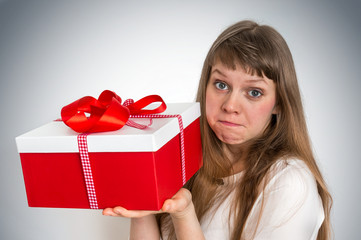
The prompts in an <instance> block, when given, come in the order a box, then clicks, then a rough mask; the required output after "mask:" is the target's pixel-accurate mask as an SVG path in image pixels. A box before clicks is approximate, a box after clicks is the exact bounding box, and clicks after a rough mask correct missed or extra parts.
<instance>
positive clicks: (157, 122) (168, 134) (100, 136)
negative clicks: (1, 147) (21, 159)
mask: <svg viewBox="0 0 361 240" xmlns="http://www.w3.org/2000/svg"><path fill="white" fill-rule="evenodd" d="M175 114H180V115H181V116H182V120H183V125H184V128H186V127H187V126H188V125H189V124H190V123H192V122H193V121H194V120H195V119H197V118H198V117H199V116H200V107H199V103H197V102H194V103H168V104H167V109H166V110H165V111H164V112H163V113H160V115H175ZM131 120H133V121H135V122H137V123H143V124H148V123H149V119H139V118H132V119H131ZM179 131H180V130H179V124H178V119H177V118H153V123H152V125H151V126H150V127H148V128H146V129H143V130H141V129H137V128H133V127H129V126H126V125H125V126H124V127H122V128H121V129H119V130H117V131H111V132H101V133H91V134H89V135H88V150H89V152H155V151H157V150H159V149H160V148H161V147H162V146H163V145H164V144H166V143H167V142H168V141H169V140H171V139H172V138H173V137H174V136H176V135H177V134H178V133H179ZM78 135H79V133H77V132H75V131H73V130H72V129H71V128H69V127H68V126H66V125H65V124H64V123H63V122H61V121H54V122H50V123H48V124H45V125H43V126H41V127H39V128H36V129H34V130H31V131H29V132H27V133H25V134H23V135H20V136H18V137H16V145H17V148H18V152H19V153H61V152H79V150H78V142H77V136H78Z"/></svg>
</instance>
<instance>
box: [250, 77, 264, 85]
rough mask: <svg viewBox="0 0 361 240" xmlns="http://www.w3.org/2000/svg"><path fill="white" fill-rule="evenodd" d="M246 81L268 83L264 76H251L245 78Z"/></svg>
mask: <svg viewBox="0 0 361 240" xmlns="http://www.w3.org/2000/svg"><path fill="white" fill-rule="evenodd" d="M246 82H247V83H262V82H263V83H265V84H267V85H268V82H267V81H266V79H264V78H251V79H247V80H246Z"/></svg>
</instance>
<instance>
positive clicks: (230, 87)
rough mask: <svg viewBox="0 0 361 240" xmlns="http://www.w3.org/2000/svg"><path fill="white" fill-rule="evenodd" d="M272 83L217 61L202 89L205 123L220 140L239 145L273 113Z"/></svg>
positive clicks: (265, 78)
mask: <svg viewBox="0 0 361 240" xmlns="http://www.w3.org/2000/svg"><path fill="white" fill-rule="evenodd" d="M275 104H276V85H275V83H274V82H273V81H272V80H270V79H268V78H267V77H265V76H263V77H258V76H257V75H250V74H248V73H247V72H246V71H245V70H244V69H243V68H242V67H241V66H239V65H237V66H236V69H235V70H233V69H229V68H228V67H226V66H225V65H223V64H221V63H220V62H217V63H216V64H215V65H214V66H212V69H211V75H210V79H209V82H208V85H207V89H206V116H207V121H208V124H209V126H210V127H211V128H212V130H213V131H214V133H215V134H216V135H217V137H218V138H219V139H220V140H221V141H222V142H224V143H226V144H230V145H234V146H237V145H240V144H242V143H244V142H246V141H248V140H250V139H252V138H254V137H256V136H257V135H259V134H261V133H262V132H263V131H264V129H265V128H266V127H267V125H268V123H269V122H270V120H271V116H272V114H275V113H276V107H275Z"/></svg>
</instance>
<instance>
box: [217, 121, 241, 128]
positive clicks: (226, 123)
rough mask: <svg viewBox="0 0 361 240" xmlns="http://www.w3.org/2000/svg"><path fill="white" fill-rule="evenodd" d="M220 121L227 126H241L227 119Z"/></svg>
mask: <svg viewBox="0 0 361 240" xmlns="http://www.w3.org/2000/svg"><path fill="white" fill-rule="evenodd" d="M219 122H220V123H222V124H223V125H226V126H229V127H239V126H241V125H240V124H237V123H233V122H228V121H219Z"/></svg>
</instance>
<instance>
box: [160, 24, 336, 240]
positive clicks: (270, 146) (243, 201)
mask: <svg viewBox="0 0 361 240" xmlns="http://www.w3.org/2000/svg"><path fill="white" fill-rule="evenodd" d="M216 61H220V62H221V63H222V64H224V65H226V66H227V67H229V68H230V69H235V67H236V64H238V65H239V66H243V67H244V69H246V70H247V71H249V72H250V73H251V74H256V75H258V76H263V75H265V76H266V77H267V78H269V79H272V80H273V81H274V82H275V84H276V99H277V103H276V104H277V110H278V111H277V112H278V113H277V115H273V116H272V120H271V122H270V124H269V125H268V127H267V128H266V130H265V131H264V133H263V134H262V136H260V137H257V138H256V139H253V140H252V141H251V142H250V143H248V146H249V148H248V150H247V157H246V158H244V157H242V159H245V160H246V162H245V170H244V175H243V177H242V179H241V180H240V181H241V182H240V183H238V184H237V186H236V189H234V188H233V189H230V188H228V189H227V188H226V190H224V191H228V193H229V192H230V191H231V190H234V191H237V197H236V198H235V210H236V213H235V218H234V221H235V222H234V226H238V227H236V228H235V229H234V230H233V232H232V233H231V239H232V240H239V239H241V236H242V232H243V230H244V226H245V223H246V220H247V217H248V215H249V213H250V211H251V209H252V207H253V205H254V203H255V201H256V198H257V196H258V194H259V187H260V185H261V182H262V180H263V179H264V178H265V176H266V175H267V173H268V172H269V169H270V167H271V166H272V165H273V164H274V163H275V162H276V161H277V160H278V159H280V158H282V157H285V158H287V157H297V158H299V159H301V160H303V161H304V162H305V163H306V164H307V166H308V167H309V169H310V171H311V172H312V173H313V175H314V177H315V179H316V182H317V188H318V192H319V195H320V197H321V199H322V204H323V208H324V212H325V220H324V222H323V224H322V226H321V228H320V230H319V232H318V237H317V239H318V240H327V239H330V237H331V234H330V233H331V227H330V208H331V205H332V198H331V196H330V194H329V192H328V190H327V186H326V184H325V182H324V180H323V177H322V175H321V172H320V170H319V168H318V166H317V164H316V161H315V158H314V156H313V152H312V148H311V143H310V140H309V136H308V131H307V126H306V121H305V117H304V112H303V106H302V100H301V95H300V91H299V87H298V82H297V77H296V71H295V68H294V63H293V59H292V55H291V52H290V50H289V48H288V45H287V43H286V42H285V40H284V39H283V37H282V36H281V35H280V34H279V33H278V32H277V31H276V30H275V29H273V28H272V27H270V26H267V25H258V24H257V23H255V22H253V21H241V22H238V23H236V24H234V25H232V26H230V27H229V28H227V29H226V30H225V31H223V32H222V33H221V34H220V36H219V37H218V38H217V39H216V41H215V42H214V43H213V45H212V47H211V48H210V50H209V52H208V55H207V57H206V59H205V61H204V65H203V69H202V75H201V79H200V82H199V87H198V93H197V101H198V102H200V105H201V113H202V114H201V132H202V143H203V155H204V166H203V167H202V169H200V170H199V171H198V174H197V175H196V176H194V177H193V178H192V179H191V180H190V181H189V182H188V183H187V185H186V187H188V188H189V189H190V191H191V192H192V197H193V203H194V206H195V209H196V213H197V216H198V219H199V221H202V218H203V217H204V216H205V214H206V213H208V212H209V211H210V209H211V208H212V207H213V205H214V204H217V203H218V204H219V203H220V202H221V201H222V200H224V199H225V197H226V196H227V194H223V196H224V197H220V196H222V194H217V191H219V190H218V189H219V188H217V184H215V181H214V179H217V178H221V177H225V176H228V175H230V174H232V164H231V161H230V160H229V159H228V158H227V156H226V155H225V153H224V151H223V149H224V144H223V143H222V142H221V141H220V140H219V139H218V138H217V137H216V136H215V134H214V133H213V131H212V130H211V128H210V127H209V125H208V123H207V120H206V117H205V116H206V112H205V111H206V101H205V100H206V97H205V96H206V88H207V84H208V81H209V77H210V72H211V68H212V66H213V65H214V64H215V62H216ZM166 222H168V224H166ZM170 222H171V221H170V219H169V218H167V217H166V216H162V217H161V218H160V223H161V224H162V229H164V228H166V229H168V230H170V231H168V233H170V236H169V237H170V238H171V239H175V234H174V230H173V229H172V226H171V223H170Z"/></svg>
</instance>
